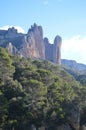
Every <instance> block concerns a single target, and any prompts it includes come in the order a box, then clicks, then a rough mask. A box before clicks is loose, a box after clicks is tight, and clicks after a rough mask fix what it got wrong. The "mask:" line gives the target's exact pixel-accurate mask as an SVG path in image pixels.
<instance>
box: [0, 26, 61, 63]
mask: <svg viewBox="0 0 86 130" xmlns="http://www.w3.org/2000/svg"><path fill="white" fill-rule="evenodd" d="M61 42H62V39H61V37H60V36H56V37H55V40H54V44H50V43H49V40H48V38H43V30H42V27H41V26H37V25H36V24H34V25H33V26H31V28H30V29H29V30H28V32H27V34H22V33H18V32H17V30H16V29H15V28H14V27H12V28H9V29H8V30H0V46H1V47H5V48H7V49H8V50H9V52H10V53H11V54H14V55H22V56H23V57H26V58H28V57H29V58H33V59H34V58H37V59H46V60H49V61H52V62H54V63H57V64H61Z"/></svg>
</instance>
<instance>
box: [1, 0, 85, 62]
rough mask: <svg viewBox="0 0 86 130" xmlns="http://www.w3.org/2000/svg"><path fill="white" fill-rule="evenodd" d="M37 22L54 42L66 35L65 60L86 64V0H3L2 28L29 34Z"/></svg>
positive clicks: (45, 35) (63, 44) (63, 45)
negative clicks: (56, 37) (57, 36)
mask: <svg viewBox="0 0 86 130" xmlns="http://www.w3.org/2000/svg"><path fill="white" fill-rule="evenodd" d="M34 23H36V24H37V25H41V26H42V28H43V34H44V37H48V38H49V40H50V42H51V43H53V41H54V38H55V36H56V35H60V36H61V37H62V59H70V60H76V61H77V62H78V63H84V64H86V0H0V29H7V28H8V27H9V26H15V27H16V28H17V29H18V31H19V32H23V33H27V31H28V29H29V28H30V27H31V25H33V24H34Z"/></svg>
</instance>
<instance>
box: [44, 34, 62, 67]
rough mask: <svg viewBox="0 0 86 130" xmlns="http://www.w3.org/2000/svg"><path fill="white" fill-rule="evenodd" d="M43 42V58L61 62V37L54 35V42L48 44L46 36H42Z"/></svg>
mask: <svg viewBox="0 0 86 130" xmlns="http://www.w3.org/2000/svg"><path fill="white" fill-rule="evenodd" d="M44 44H45V58H46V59H47V60H49V61H52V62H54V63H57V64H59V65H60V64H61V44H62V39H61V37H60V36H56V37H55V40H54V44H50V43H49V40H48V38H44Z"/></svg>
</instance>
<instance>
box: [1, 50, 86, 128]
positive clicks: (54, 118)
mask: <svg viewBox="0 0 86 130" xmlns="http://www.w3.org/2000/svg"><path fill="white" fill-rule="evenodd" d="M67 70H68V69H67V68H66V69H65V67H64V66H63V65H62V66H60V65H56V64H54V63H52V62H49V61H47V60H41V59H30V58H27V59H26V58H20V57H18V56H12V55H10V54H9V53H8V51H7V50H6V49H4V48H0V130H31V129H32V126H35V127H36V129H37V130H38V129H39V130H41V127H42V126H43V127H44V128H45V129H46V130H58V128H57V127H58V126H61V125H63V124H68V125H69V126H70V128H71V129H74V130H78V129H79V127H80V126H82V125H84V124H86V75H85V74H82V73H77V72H75V73H70V72H72V70H71V69H70V71H67ZM74 113H75V114H74ZM72 114H73V115H72ZM76 114H78V116H77V118H76V117H75V118H73V116H75V115H76ZM70 117H71V118H70ZM74 119H75V120H74ZM73 121H74V122H73Z"/></svg>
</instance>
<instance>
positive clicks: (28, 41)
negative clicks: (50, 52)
mask: <svg viewBox="0 0 86 130" xmlns="http://www.w3.org/2000/svg"><path fill="white" fill-rule="evenodd" d="M20 52H21V53H22V54H23V55H24V57H30V58H40V59H45V46H44V42H43V31H42V27H41V26H37V25H36V24H34V26H31V28H30V29H29V31H28V33H27V34H26V35H25V36H24V38H23V46H22V49H21V50H20Z"/></svg>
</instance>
